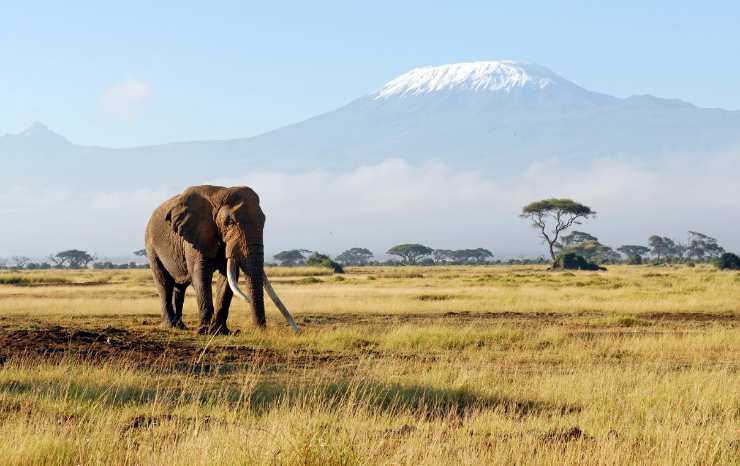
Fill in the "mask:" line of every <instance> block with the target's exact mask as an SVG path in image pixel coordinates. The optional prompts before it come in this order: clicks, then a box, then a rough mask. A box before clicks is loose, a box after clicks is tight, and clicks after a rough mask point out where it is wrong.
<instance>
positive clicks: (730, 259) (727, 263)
mask: <svg viewBox="0 0 740 466" xmlns="http://www.w3.org/2000/svg"><path fill="white" fill-rule="evenodd" d="M715 265H716V266H717V268H718V269H720V270H740V257H738V255H737V254H733V253H731V252H726V253H724V254H722V255H721V256H719V258H718V259H717V262H716V263H715Z"/></svg>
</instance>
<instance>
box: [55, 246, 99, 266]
mask: <svg viewBox="0 0 740 466" xmlns="http://www.w3.org/2000/svg"><path fill="white" fill-rule="evenodd" d="M49 260H50V261H51V262H52V263H54V264H55V265H56V266H57V267H66V268H69V269H83V268H85V267H87V265H88V264H89V263H90V262H92V261H94V260H95V257H94V256H92V255H90V254H88V253H87V252H86V251H80V250H79V249H69V250H67V251H61V252H58V253H56V254H55V255H53V256H50V257H49Z"/></svg>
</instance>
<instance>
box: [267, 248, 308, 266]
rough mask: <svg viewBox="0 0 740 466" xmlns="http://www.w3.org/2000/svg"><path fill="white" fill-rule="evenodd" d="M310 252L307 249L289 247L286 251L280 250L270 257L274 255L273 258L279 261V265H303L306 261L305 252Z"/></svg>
mask: <svg viewBox="0 0 740 466" xmlns="http://www.w3.org/2000/svg"><path fill="white" fill-rule="evenodd" d="M310 252H311V251H309V250H307V249H291V250H288V251H281V252H279V253H277V254H275V255H274V256H272V257H274V258H275V260H278V261H280V265H287V266H295V265H303V264H305V263H306V256H305V254H308V253H310Z"/></svg>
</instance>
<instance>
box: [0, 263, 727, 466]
mask: <svg viewBox="0 0 740 466" xmlns="http://www.w3.org/2000/svg"><path fill="white" fill-rule="evenodd" d="M348 272H349V273H347V274H346V275H345V276H343V277H342V279H339V278H337V276H332V275H328V274H326V273H325V272H324V271H319V270H316V269H272V270H269V271H268V274H269V275H270V276H272V277H273V282H274V284H275V288H276V289H277V290H278V292H279V293H280V294H281V296H282V297H283V299H284V301H285V302H286V304H287V305H288V306H289V308H290V309H291V311H292V312H293V313H294V314H295V316H296V318H297V320H298V322H299V324H301V326H302V327H303V330H304V334H303V335H302V336H300V337H295V336H293V335H292V334H291V333H290V331H289V330H288V328H287V327H286V326H285V324H284V322H283V321H282V320H281V317H280V316H279V315H278V313H277V312H276V311H275V310H274V309H272V308H271V309H270V315H269V317H268V318H269V320H270V326H269V328H268V329H267V330H266V331H264V332H255V331H253V330H252V329H251V328H250V326H249V323H248V322H249V318H248V315H247V309H246V306H245V305H244V304H243V303H235V305H234V307H233V311H232V322H233V323H232V328H240V329H241V333H239V334H238V335H234V336H230V337H218V338H207V337H198V336H196V335H194V334H193V333H192V332H177V331H170V330H163V329H161V328H159V326H158V313H159V310H158V304H157V298H156V295H155V293H154V290H153V287H152V285H151V281H150V278H149V276H148V273H147V272H146V271H121V272H114V273H111V272H56V271H55V272H34V273H22V274H18V273H16V274H15V276H12V279H6V280H5V281H3V277H11V273H0V283H10V282H14V284H0V361H2V366H1V367H0V452H2V461H1V462H2V464H19V465H20V464H29V465H30V464H106V465H107V464H162V465H165V464H203V465H206V464H208V465H210V464H229V465H231V464H316V465H318V464H574V463H579V464H650V465H653V464H702V465H703V464H738V462H739V460H738V459H739V458H740V274H737V273H735V272H718V271H715V270H714V269H712V268H710V267H696V268H687V267H668V268H664V267H661V268H655V267H627V266H615V267H610V270H609V271H608V272H606V273H603V272H602V273H590V272H578V273H562V272H547V271H546V270H545V269H544V268H541V267H448V268H447V267H446V268H362V269H360V268H357V269H350V270H349V271H348ZM192 301H193V300H192V298H191V299H189V300H188V302H187V306H186V310H185V312H186V321H187V322H188V323H190V324H194V320H195V315H196V313H195V311H194V303H193V302H192ZM23 342H27V345H25V346H24V344H23ZM2 345H4V346H2Z"/></svg>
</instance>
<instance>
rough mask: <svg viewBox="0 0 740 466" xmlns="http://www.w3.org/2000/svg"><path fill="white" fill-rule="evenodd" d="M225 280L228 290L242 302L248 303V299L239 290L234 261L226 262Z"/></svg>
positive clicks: (237, 273) (237, 274) (236, 268)
mask: <svg viewBox="0 0 740 466" xmlns="http://www.w3.org/2000/svg"><path fill="white" fill-rule="evenodd" d="M226 279H227V280H228V281H229V288H231V291H233V292H234V294H235V295H237V296H239V297H240V298H242V299H243V300H244V301H247V302H250V299H249V297H248V296H247V295H245V294H244V293H243V292H242V290H240V289H239V267H238V265H237V263H236V261H235V260H234V259H229V260H228V261H226Z"/></svg>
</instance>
